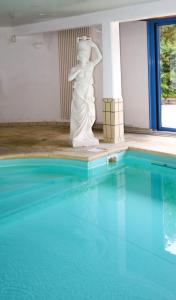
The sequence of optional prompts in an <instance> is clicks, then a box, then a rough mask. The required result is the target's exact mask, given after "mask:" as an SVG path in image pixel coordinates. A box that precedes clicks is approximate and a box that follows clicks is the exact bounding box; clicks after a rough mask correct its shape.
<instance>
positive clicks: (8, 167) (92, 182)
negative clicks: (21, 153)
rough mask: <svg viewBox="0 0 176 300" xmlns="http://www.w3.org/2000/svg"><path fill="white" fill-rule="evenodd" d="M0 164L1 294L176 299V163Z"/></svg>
mask: <svg viewBox="0 0 176 300" xmlns="http://www.w3.org/2000/svg"><path fill="white" fill-rule="evenodd" d="M115 156H116V162H114V163H108V159H107V157H103V158H100V159H98V160H97V161H93V162H81V161H66V160H64V159H49V158H46V159H31V158H29V159H15V160H4V161H0V299H1V300H33V299H37V300H40V299H41V300H45V299H46V300H70V299H72V300H88V299H91V300H100V299H101V300H117V299H118V300H122V299H123V300H127V299H128V300H175V299H176V159H174V158H170V157H164V156H158V155H151V154H147V153H143V152H133V151H128V152H122V153H118V154H116V155H115Z"/></svg>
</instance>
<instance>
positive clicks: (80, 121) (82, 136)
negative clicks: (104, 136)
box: [68, 36, 102, 147]
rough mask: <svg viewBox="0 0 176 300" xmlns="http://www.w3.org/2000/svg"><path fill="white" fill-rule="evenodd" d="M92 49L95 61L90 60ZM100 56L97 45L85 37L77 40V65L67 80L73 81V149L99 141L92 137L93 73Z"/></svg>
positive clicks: (93, 144) (71, 135)
mask: <svg viewBox="0 0 176 300" xmlns="http://www.w3.org/2000/svg"><path fill="white" fill-rule="evenodd" d="M92 49H94V51H95V54H96V59H94V60H90V58H91V51H92ZM101 59H102V55H101V53H100V51H99V49H98V47H97V45H96V44H95V43H94V42H93V41H92V40H91V38H88V37H86V36H83V37H81V38H78V39H77V61H78V64H77V65H76V66H75V67H74V68H72V69H71V71H70V73H69V77H68V80H69V81H72V80H74V85H73V97H72V104H71V121H70V142H71V144H72V146H73V147H82V146H95V145H98V144H99V140H98V139H97V138H95V137H94V134H93V132H92V126H93V124H94V122H95V98H94V87H93V71H94V68H95V66H96V65H97V64H98V63H99V62H100V61H101Z"/></svg>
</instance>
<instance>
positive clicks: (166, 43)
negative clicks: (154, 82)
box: [160, 25, 176, 99]
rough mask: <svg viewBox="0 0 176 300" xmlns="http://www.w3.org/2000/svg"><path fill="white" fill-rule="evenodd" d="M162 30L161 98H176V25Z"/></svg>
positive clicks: (164, 27)
mask: <svg viewBox="0 0 176 300" xmlns="http://www.w3.org/2000/svg"><path fill="white" fill-rule="evenodd" d="M160 28H161V29H160V73H161V98H164V99H167V98H176V25H167V26H161V27H160Z"/></svg>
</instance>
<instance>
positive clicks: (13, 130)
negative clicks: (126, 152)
mask: <svg viewBox="0 0 176 300" xmlns="http://www.w3.org/2000/svg"><path fill="white" fill-rule="evenodd" d="M95 135H96V136H97V137H98V138H99V139H100V145H99V146H97V147H90V148H84V147H82V148H72V147H71V146H70V145H69V142H68V138H69V132H68V129H66V128H61V127H59V126H58V125H15V126H14V125H13V126H12V125H11V126H10V125H9V126H0V158H1V159H4V158H10V157H24V156H29V155H30V156H37V157H38V156H40V157H41V156H54V157H66V158H70V159H81V160H93V159H95V158H97V157H100V156H103V155H105V154H110V153H113V152H116V151H120V150H123V149H127V148H132V149H138V150H145V151H152V152H158V153H163V154H168V155H174V156H175V157H176V135H169V134H162V135H161V136H158V135H146V134H126V135H125V141H124V142H122V143H119V144H106V143H103V134H102V132H101V131H96V132H95Z"/></svg>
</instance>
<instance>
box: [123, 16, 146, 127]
mask: <svg viewBox="0 0 176 300" xmlns="http://www.w3.org/2000/svg"><path fill="white" fill-rule="evenodd" d="M120 34H121V63H122V95H123V99H124V111H125V125H126V126H133V127H140V128H149V96H148V63H147V25H146V22H144V21H136V22H128V23H122V24H121V25H120Z"/></svg>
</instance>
